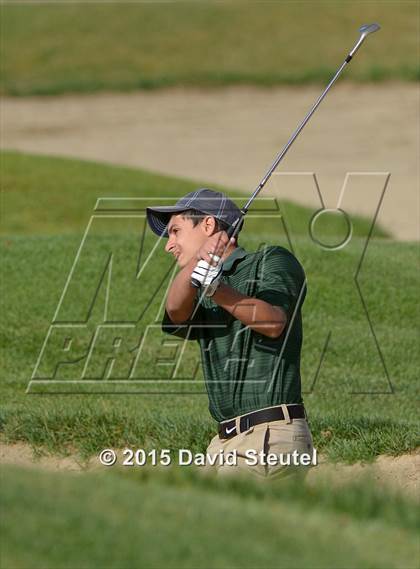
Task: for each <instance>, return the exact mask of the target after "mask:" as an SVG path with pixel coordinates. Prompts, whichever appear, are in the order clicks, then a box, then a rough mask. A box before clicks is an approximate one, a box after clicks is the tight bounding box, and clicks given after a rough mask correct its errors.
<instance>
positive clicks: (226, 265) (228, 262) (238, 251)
mask: <svg viewBox="0 0 420 569" xmlns="http://www.w3.org/2000/svg"><path fill="white" fill-rule="evenodd" d="M247 254H248V253H247V252H246V251H245V249H244V248H243V247H239V245H238V246H237V247H236V248H235V249H234V250H233V251H232V253H231V254H230V255H229V257H227V259H225V260H224V261H223V263H222V265H223V272H225V271H230V269H231V268H232V265H233V263H234V262H235V261H236V260H237V259H243V258H244V257H246V256H247Z"/></svg>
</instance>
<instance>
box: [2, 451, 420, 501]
mask: <svg viewBox="0 0 420 569" xmlns="http://www.w3.org/2000/svg"><path fill="white" fill-rule="evenodd" d="M121 453H122V451H121V450H120V451H118V452H117V455H118V460H117V463H118V464H121V461H122V454H121ZM0 464H14V465H17V466H21V467H31V468H33V467H38V468H41V469H45V470H53V471H60V472H64V471H67V472H69V471H70V472H75V473H82V472H86V471H92V470H98V469H104V468H109V467H105V466H102V465H101V463H100V462H99V459H98V457H96V456H94V457H91V458H90V459H89V460H88V461H82V460H81V459H80V457H78V456H77V455H71V456H66V457H61V456H57V455H36V454H35V453H34V451H33V449H32V448H31V447H30V446H29V445H28V444H25V443H17V444H5V443H3V442H1V443H0ZM366 473H369V474H371V475H372V476H373V478H374V479H375V480H376V482H377V483H378V484H380V485H382V486H388V487H390V488H393V489H399V490H401V491H403V492H404V493H408V494H409V495H411V496H413V497H415V496H417V497H418V483H419V478H420V476H419V473H420V449H417V450H416V451H414V452H412V453H409V454H404V455H401V456H398V457H392V456H384V455H383V456H379V457H378V458H377V460H376V461H374V462H373V463H368V464H363V463H360V462H358V463H355V464H351V465H345V464H339V463H338V464H331V463H329V462H327V460H326V458H325V457H323V456H322V455H321V456H320V457H319V463H318V466H316V467H315V468H312V469H311V470H310V471H309V473H308V476H307V479H306V480H307V482H308V484H314V483H316V482H317V481H318V480H320V479H321V478H324V477H328V480H330V481H331V484H333V485H334V486H340V485H343V484H346V483H348V482H351V481H354V480H356V479H357V478H358V477H361V476H363V475H364V474H366Z"/></svg>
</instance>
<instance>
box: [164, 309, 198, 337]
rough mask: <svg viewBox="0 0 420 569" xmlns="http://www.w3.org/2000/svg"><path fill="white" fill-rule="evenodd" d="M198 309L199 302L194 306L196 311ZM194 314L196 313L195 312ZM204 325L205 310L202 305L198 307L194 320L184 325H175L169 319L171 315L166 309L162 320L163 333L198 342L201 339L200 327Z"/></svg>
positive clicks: (191, 319)
mask: <svg viewBox="0 0 420 569" xmlns="http://www.w3.org/2000/svg"><path fill="white" fill-rule="evenodd" d="M196 307H197V302H196V303H195V304H194V310H195V308H196ZM193 313H194V311H193ZM203 323H204V308H203V306H202V305H200V306H198V308H197V310H196V312H195V314H194V316H193V318H190V319H189V320H187V321H186V322H183V323H182V324H174V323H173V322H172V320H171V319H170V318H169V314H168V312H167V311H166V309H165V314H164V316H163V320H162V332H165V333H166V334H172V335H173V336H178V337H179V338H184V339H187V340H198V339H199V337H200V327H201V325H202V324H203Z"/></svg>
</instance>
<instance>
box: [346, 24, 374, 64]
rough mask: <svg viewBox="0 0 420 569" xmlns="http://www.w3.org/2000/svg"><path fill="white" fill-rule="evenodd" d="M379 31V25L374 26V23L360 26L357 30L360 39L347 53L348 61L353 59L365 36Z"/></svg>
mask: <svg viewBox="0 0 420 569" xmlns="http://www.w3.org/2000/svg"><path fill="white" fill-rule="evenodd" d="M380 29H381V26H380V25H379V24H375V23H374V24H363V26H360V28H359V32H360V38H359V39H358V40H357V43H356V45H355V46H354V48H353V49H352V50H351V52H350V53H349V56H348V57H349V60H350V59H351V58H352V57H353V55H354V54H355V53H356V51H357V50H358V49H359V47H360V46H361V45H362V43H363V42H364V41H365V39H366V38H367V36H368V35H369V34H373V32H377V31H378V30H380Z"/></svg>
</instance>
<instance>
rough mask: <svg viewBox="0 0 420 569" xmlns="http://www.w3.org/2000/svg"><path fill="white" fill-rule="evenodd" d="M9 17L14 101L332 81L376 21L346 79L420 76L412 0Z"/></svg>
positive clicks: (93, 7) (5, 68) (60, 8)
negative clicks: (362, 31)
mask: <svg viewBox="0 0 420 569" xmlns="http://www.w3.org/2000/svg"><path fill="white" fill-rule="evenodd" d="M1 11H2V24H1V35H2V60H1V76H2V82H1V91H0V92H1V93H2V94H8V95H18V96H26V95H56V94H61V93H67V92H93V91H103V90H116V91H127V90H135V89H152V88H159V87H169V86H198V87H218V86H221V85H237V84H248V85H249V84H250V85H261V86H272V85H278V84H302V83H309V82H322V83H325V82H326V81H327V80H329V79H330V77H331V76H332V74H333V73H334V72H335V70H336V69H337V67H338V65H339V64H340V63H341V62H342V61H343V59H344V57H345V55H346V54H347V52H348V50H349V49H350V48H351V47H352V45H353V44H354V42H355V41H356V39H357V37H358V36H357V29H358V27H359V26H360V25H361V24H362V23H366V22H371V21H378V22H380V24H381V25H382V28H383V29H382V30H381V32H380V35H379V34H378V35H375V36H374V37H373V38H372V39H371V40H369V41H368V42H367V44H366V45H365V46H364V47H363V54H360V55H358V57H357V61H356V62H355V63H354V64H353V65H352V66H351V68H350V69H349V70H348V71H346V73H345V75H344V76H343V79H344V80H352V81H382V80H388V79H393V80H409V81H412V80H418V79H419V66H418V58H417V55H418V37H419V26H418V21H419V20H418V5H417V4H416V2H411V1H405V2H396V1H391V2H366V3H362V2H340V1H338V0H335V1H330V2H323V1H322V2H319V1H318V2H223V3H218V2H205V1H202V2H194V3H192V2H173V3H167V2H165V3H159V2H151V3H150V2H149V3H123V2H121V3H119V2H114V3H102V4H101V3H99V4H98V3H91V4H87V3H85V4H84V5H83V6H81V5H78V4H76V5H75V4H68V3H62V4H61V5H59V4H58V3H55V4H42V3H39V4H36V5H30V4H25V5H22V4H17V3H11V2H9V3H4V4H2V7H1ZM391 44H392V50H390V49H389V45H391Z"/></svg>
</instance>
